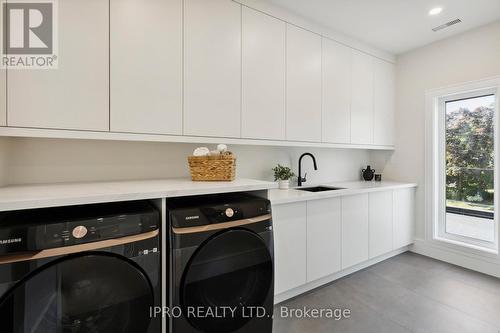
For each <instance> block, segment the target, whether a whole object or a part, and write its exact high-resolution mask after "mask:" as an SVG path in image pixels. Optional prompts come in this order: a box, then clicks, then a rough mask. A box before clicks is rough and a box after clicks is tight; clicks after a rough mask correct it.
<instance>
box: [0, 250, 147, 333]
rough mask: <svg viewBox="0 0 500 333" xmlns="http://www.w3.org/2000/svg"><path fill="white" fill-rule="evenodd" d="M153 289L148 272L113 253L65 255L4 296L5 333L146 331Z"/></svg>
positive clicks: (1, 318) (0, 304)
mask: <svg viewBox="0 0 500 333" xmlns="http://www.w3.org/2000/svg"><path fill="white" fill-rule="evenodd" d="M152 305H153V290H152V288H151V284H150V282H149V280H148V278H147V277H146V276H145V274H144V273H143V272H142V270H141V269H140V268H138V267H136V266H135V264H133V263H132V262H130V261H129V260H128V259H125V258H123V257H118V256H116V255H112V254H106V253H102V254H100V253H99V254H86V255H85V254H84V255H77V256H69V257H64V258H62V259H60V260H56V261H54V262H52V263H49V264H47V265H45V266H42V267H41V268H39V269H38V270H36V271H34V272H33V273H32V274H31V275H29V276H28V277H27V278H26V279H23V280H21V281H20V282H19V283H18V284H16V285H15V286H14V287H13V288H12V289H11V290H10V291H8V292H7V293H6V294H5V295H4V296H3V297H2V298H1V299H0V323H1V327H2V328H1V330H2V332H4V331H5V332H12V333H28V332H29V333H33V332H37V333H38V332H40V333H42V332H43V333H46V332H53V333H73V332H88V333H94V332H95V333H98V332H99V333H101V332H116V333H129V332H130V333H137V332H146V330H147V327H148V326H149V322H150V315H149V312H150V306H152Z"/></svg>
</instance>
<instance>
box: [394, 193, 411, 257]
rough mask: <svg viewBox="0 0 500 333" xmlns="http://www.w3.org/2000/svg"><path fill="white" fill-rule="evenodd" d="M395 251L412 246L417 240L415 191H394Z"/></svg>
mask: <svg viewBox="0 0 500 333" xmlns="http://www.w3.org/2000/svg"><path fill="white" fill-rule="evenodd" d="M393 200H394V249H399V248H401V247H403V246H407V245H410V244H412V243H413V242H414V238H415V189H413V188H410V189H401V190H395V191H394V199H393Z"/></svg>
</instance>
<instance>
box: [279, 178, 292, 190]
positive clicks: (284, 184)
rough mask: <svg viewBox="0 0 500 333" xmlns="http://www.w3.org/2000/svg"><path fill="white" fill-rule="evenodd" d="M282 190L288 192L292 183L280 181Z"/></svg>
mask: <svg viewBox="0 0 500 333" xmlns="http://www.w3.org/2000/svg"><path fill="white" fill-rule="evenodd" d="M278 184H279V187H280V190H288V189H289V188H290V181H289V180H280V181H279V182H278Z"/></svg>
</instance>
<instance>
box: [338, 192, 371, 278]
mask: <svg viewBox="0 0 500 333" xmlns="http://www.w3.org/2000/svg"><path fill="white" fill-rule="evenodd" d="M365 260H368V194H362V195H354V196H347V197H342V269H345V268H348V267H351V266H353V265H356V264H359V263H360V262H363V261H365Z"/></svg>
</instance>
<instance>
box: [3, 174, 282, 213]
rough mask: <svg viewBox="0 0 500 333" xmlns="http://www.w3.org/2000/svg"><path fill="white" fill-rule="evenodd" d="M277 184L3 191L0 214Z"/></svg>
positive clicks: (156, 183)
mask: <svg viewBox="0 0 500 333" xmlns="http://www.w3.org/2000/svg"><path fill="white" fill-rule="evenodd" d="M277 187H278V184H277V183H274V182H266V181H259V180H252V179H236V180H234V181H232V182H192V181H191V180H188V179H171V180H168V179H163V180H144V181H117V182H93V183H69V184H68V183H62V184H41V185H28V186H26V185H21V186H7V187H3V188H0V211H10V210H20V209H33V208H48V207H58V206H72V205H85V204H94V203H103V202H119V201H132V200H150V199H161V198H173V197H182V196H190V195H204V194H216V193H228V192H246V191H260V190H269V189H273V188H277Z"/></svg>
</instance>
